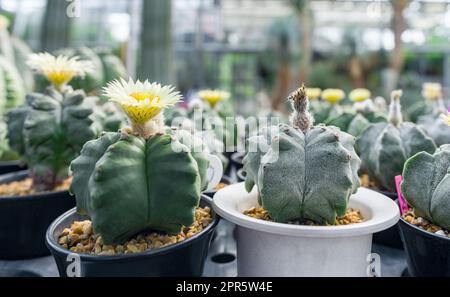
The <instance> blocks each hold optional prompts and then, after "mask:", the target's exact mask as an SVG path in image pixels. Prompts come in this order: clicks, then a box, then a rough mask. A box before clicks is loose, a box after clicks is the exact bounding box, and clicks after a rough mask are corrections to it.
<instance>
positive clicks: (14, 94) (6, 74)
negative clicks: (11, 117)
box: [0, 56, 25, 116]
mask: <svg viewBox="0 0 450 297" xmlns="http://www.w3.org/2000/svg"><path fill="white" fill-rule="evenodd" d="M24 100H25V85H24V82H23V80H22V78H21V77H20V74H19V72H18V71H17V69H16V67H15V66H14V65H13V64H11V63H10V62H9V61H8V60H6V59H5V58H4V57H1V56H0V116H1V115H2V114H5V113H6V112H7V111H8V110H9V109H11V108H13V107H16V106H19V105H20V104H22V103H23V102H24Z"/></svg>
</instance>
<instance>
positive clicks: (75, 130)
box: [7, 54, 103, 191]
mask: <svg viewBox="0 0 450 297" xmlns="http://www.w3.org/2000/svg"><path fill="white" fill-rule="evenodd" d="M29 65H30V66H31V67H32V68H33V69H34V70H35V71H40V72H41V73H42V74H44V75H45V76H46V77H47V79H48V80H49V81H50V82H51V83H52V86H51V87H49V88H48V89H47V90H46V92H45V93H31V94H29V95H27V97H26V103H25V104H24V105H23V106H20V107H17V108H15V109H12V110H11V111H10V112H9V113H8V114H7V122H8V139H9V144H10V146H11V148H12V149H14V150H15V151H16V152H18V153H19V154H20V155H21V156H22V158H23V160H24V161H25V163H27V165H28V167H29V168H30V176H31V177H32V179H33V188H34V189H35V190H36V191H49V190H53V189H54V188H55V186H56V185H58V184H59V183H60V182H61V181H62V180H63V179H64V178H66V177H67V176H68V167H69V164H70V161H71V160H72V159H74V158H75V157H76V156H77V155H78V153H79V151H80V150H81V147H82V146H83V144H84V143H85V142H86V141H88V140H90V139H93V138H95V137H97V136H98V135H99V133H100V132H101V130H102V125H101V123H102V116H103V113H97V112H96V109H95V107H96V105H97V102H98V98H97V97H86V95H85V94H84V91H82V90H77V91H73V90H72V88H71V87H68V86H67V83H68V82H69V81H70V80H71V79H72V78H73V77H75V76H76V75H84V73H85V70H86V69H89V67H90V66H89V65H88V64H86V63H83V62H80V61H78V60H77V59H68V58H67V57H63V56H60V57H53V56H51V55H48V54H39V55H32V57H30V60H29Z"/></svg>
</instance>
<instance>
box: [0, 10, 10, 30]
mask: <svg viewBox="0 0 450 297" xmlns="http://www.w3.org/2000/svg"><path fill="white" fill-rule="evenodd" d="M8 27H9V20H8V18H7V17H5V16H4V15H1V14H0V32H1V31H5V30H6V29H8Z"/></svg>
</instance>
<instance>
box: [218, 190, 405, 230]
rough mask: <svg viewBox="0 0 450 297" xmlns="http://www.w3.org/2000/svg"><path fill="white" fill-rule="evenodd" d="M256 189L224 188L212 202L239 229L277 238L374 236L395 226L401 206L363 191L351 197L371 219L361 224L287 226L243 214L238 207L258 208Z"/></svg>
mask: <svg viewBox="0 0 450 297" xmlns="http://www.w3.org/2000/svg"><path fill="white" fill-rule="evenodd" d="M256 199H257V189H256V187H254V189H253V191H252V192H251V193H247V192H246V190H245V188H244V183H243V182H242V183H238V184H234V185H231V186H228V187H226V188H224V189H221V190H220V191H218V192H217V193H216V195H215V196H214V200H213V208H214V210H215V212H216V213H217V214H218V215H219V216H221V217H223V218H224V219H227V220H228V221H230V222H232V223H235V224H237V225H239V226H242V227H245V228H249V229H253V230H257V231H262V232H267V233H274V234H278V235H288V236H301V237H318V238H335V237H350V236H360V235H368V234H373V233H376V232H379V231H382V230H385V229H388V228H389V227H391V226H393V225H395V224H396V223H397V222H398V220H399V218H400V211H399V208H398V206H397V205H396V204H395V202H394V201H392V199H390V198H388V197H386V196H384V195H382V194H380V193H377V192H375V191H372V190H369V189H366V188H360V189H359V190H358V192H357V193H356V194H353V195H352V196H351V197H350V201H349V206H350V207H355V208H361V210H363V209H365V210H366V212H367V214H368V216H370V218H369V219H367V220H366V221H364V222H362V223H358V224H352V225H345V226H304V225H294V224H284V223H276V222H269V221H264V220H260V219H255V218H252V217H249V216H246V215H244V214H243V213H241V211H239V210H238V208H239V206H240V205H242V204H244V203H245V204H246V205H247V206H249V207H251V206H252V205H255V202H256Z"/></svg>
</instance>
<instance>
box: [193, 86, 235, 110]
mask: <svg viewBox="0 0 450 297" xmlns="http://www.w3.org/2000/svg"><path fill="white" fill-rule="evenodd" d="M198 96H199V97H200V98H201V99H202V100H204V101H206V102H208V103H209V105H210V106H211V107H212V108H214V107H216V105H217V103H219V102H222V101H224V100H227V99H228V98H230V93H228V92H226V91H221V90H202V91H199V92H198Z"/></svg>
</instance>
